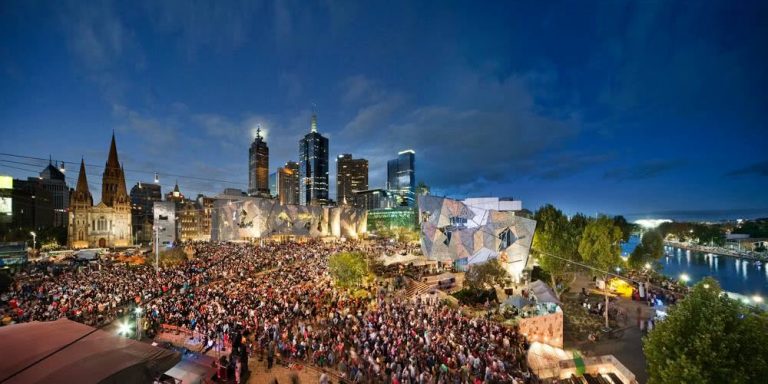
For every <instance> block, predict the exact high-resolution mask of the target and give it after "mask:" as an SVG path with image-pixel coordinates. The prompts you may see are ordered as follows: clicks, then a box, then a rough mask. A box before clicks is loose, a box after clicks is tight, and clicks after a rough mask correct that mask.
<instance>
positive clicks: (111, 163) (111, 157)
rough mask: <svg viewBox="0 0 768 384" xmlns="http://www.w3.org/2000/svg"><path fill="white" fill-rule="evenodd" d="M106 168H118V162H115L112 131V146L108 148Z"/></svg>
mask: <svg viewBox="0 0 768 384" xmlns="http://www.w3.org/2000/svg"><path fill="white" fill-rule="evenodd" d="M107 168H120V162H119V161H118V160H117V144H115V131H114V130H113V131H112V144H110V146H109V156H107Z"/></svg>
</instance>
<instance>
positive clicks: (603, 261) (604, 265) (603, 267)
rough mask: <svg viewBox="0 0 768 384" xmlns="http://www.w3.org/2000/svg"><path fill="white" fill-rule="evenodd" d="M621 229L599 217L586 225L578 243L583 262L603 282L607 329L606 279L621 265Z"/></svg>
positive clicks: (609, 220) (607, 219)
mask: <svg viewBox="0 0 768 384" xmlns="http://www.w3.org/2000/svg"><path fill="white" fill-rule="evenodd" d="M621 236H622V234H621V229H620V228H619V227H617V226H615V225H613V220H611V219H610V218H608V217H607V216H600V217H598V218H597V220H594V221H592V222H590V223H589V224H587V227H586V228H584V234H583V235H582V236H581V242H580V243H579V253H580V254H581V257H582V258H583V260H584V261H585V262H586V263H587V264H589V265H591V266H592V267H594V268H595V269H596V270H597V271H593V274H595V275H596V276H601V277H602V278H603V280H604V281H605V289H604V292H605V326H606V328H607V327H608V277H609V273H611V272H612V271H613V270H614V269H615V268H616V267H617V266H619V265H620V264H621V262H622V261H621V246H620V242H621Z"/></svg>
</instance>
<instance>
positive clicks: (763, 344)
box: [643, 278, 768, 384]
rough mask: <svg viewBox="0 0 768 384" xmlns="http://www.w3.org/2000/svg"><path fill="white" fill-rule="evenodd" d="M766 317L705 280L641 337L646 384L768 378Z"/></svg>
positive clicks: (728, 381)
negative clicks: (646, 372)
mask: <svg viewBox="0 0 768 384" xmlns="http://www.w3.org/2000/svg"><path fill="white" fill-rule="evenodd" d="M766 329H768V316H766V314H765V312H762V311H761V312H759V313H757V312H753V311H752V310H751V309H750V308H748V307H746V306H745V305H744V304H741V303H740V302H738V301H736V300H732V299H730V298H728V297H727V296H725V295H724V294H723V293H722V291H721V290H720V286H719V284H718V283H717V281H716V280H714V279H712V278H706V279H704V280H702V281H701V282H699V283H698V284H696V286H694V288H693V290H692V291H691V292H690V293H689V294H688V295H687V296H686V297H685V298H684V299H682V300H680V301H679V302H678V303H677V305H675V306H674V307H672V308H671V309H670V311H669V316H667V318H666V319H664V321H661V322H659V323H658V325H657V326H656V328H654V329H653V331H651V332H650V333H649V334H648V336H647V337H646V338H645V339H644V340H643V350H644V352H645V358H646V361H647V364H648V374H649V376H650V379H649V381H648V383H650V384H667V383H675V384H677V383H702V384H709V383H712V384H716V383H737V384H738V383H760V382H765V378H766V377H768V332H766Z"/></svg>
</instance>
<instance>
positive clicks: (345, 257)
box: [328, 252, 369, 288]
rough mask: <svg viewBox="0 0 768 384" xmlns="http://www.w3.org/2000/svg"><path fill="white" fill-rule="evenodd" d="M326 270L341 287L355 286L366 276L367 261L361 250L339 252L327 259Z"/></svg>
mask: <svg viewBox="0 0 768 384" xmlns="http://www.w3.org/2000/svg"><path fill="white" fill-rule="evenodd" d="M328 270H329V271H330V273H331V276H332V277H333V279H334V280H335V281H336V284H338V285H339V286H341V287H345V288H349V287H353V286H354V287H357V286H360V283H362V282H363V279H364V278H365V277H366V276H368V273H369V271H368V263H367V262H366V256H365V254H363V253H362V252H340V253H337V254H335V255H332V256H331V257H330V258H329V259H328Z"/></svg>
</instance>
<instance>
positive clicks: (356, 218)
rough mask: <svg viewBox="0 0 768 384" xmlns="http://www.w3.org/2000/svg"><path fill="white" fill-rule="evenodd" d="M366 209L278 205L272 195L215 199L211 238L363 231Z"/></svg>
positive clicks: (340, 234) (349, 235)
mask: <svg viewBox="0 0 768 384" xmlns="http://www.w3.org/2000/svg"><path fill="white" fill-rule="evenodd" d="M366 217H367V212H366V211H365V210H364V209H358V208H354V207H350V206H341V207H328V206H325V207H321V206H317V205H312V206H303V205H281V204H280V203H279V202H278V201H277V200H274V199H262V198H255V197H243V198H238V199H232V200H229V199H216V202H215V203H214V209H213V231H212V233H211V239H212V240H213V241H232V240H253V239H259V238H273V239H286V238H315V237H344V238H348V239H357V238H359V237H360V236H361V235H363V234H364V233H365V232H366Z"/></svg>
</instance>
